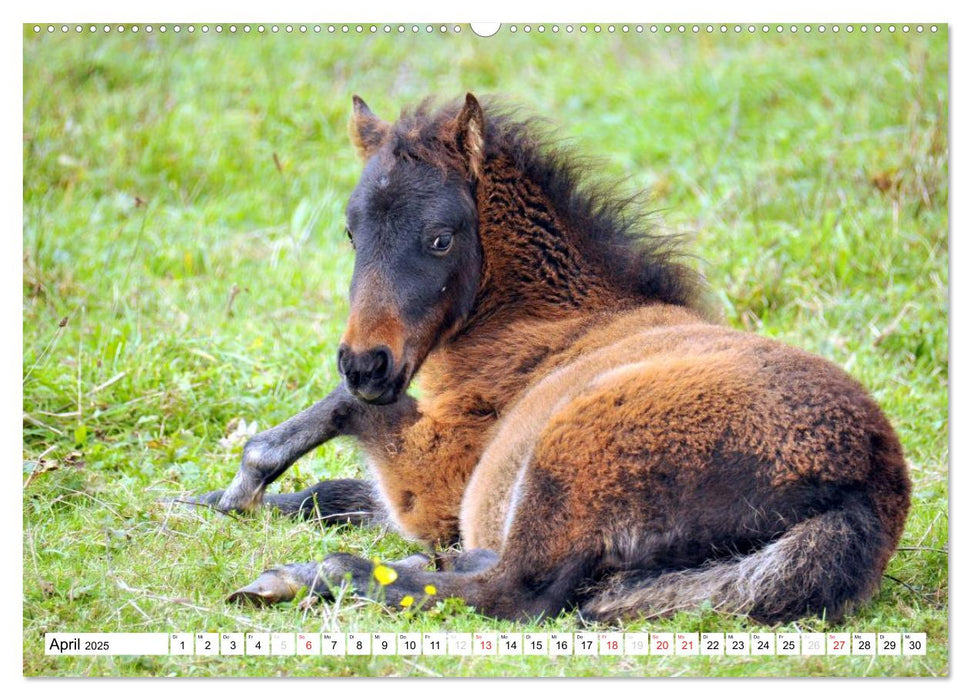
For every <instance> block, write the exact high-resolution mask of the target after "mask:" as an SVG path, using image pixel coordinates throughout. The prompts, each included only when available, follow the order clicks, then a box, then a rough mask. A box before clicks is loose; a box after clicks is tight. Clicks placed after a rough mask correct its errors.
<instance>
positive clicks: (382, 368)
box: [372, 348, 391, 380]
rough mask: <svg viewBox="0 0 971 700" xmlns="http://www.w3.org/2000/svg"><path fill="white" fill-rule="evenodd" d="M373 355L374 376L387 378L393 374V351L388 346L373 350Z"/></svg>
mask: <svg viewBox="0 0 971 700" xmlns="http://www.w3.org/2000/svg"><path fill="white" fill-rule="evenodd" d="M373 357H374V366H373V369H372V376H373V377H374V379H376V380H382V379H385V378H387V376H388V375H389V374H391V351H390V350H388V349H387V348H378V349H377V350H374V351H373Z"/></svg>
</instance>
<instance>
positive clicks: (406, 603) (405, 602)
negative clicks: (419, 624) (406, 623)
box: [401, 595, 415, 608]
mask: <svg viewBox="0 0 971 700" xmlns="http://www.w3.org/2000/svg"><path fill="white" fill-rule="evenodd" d="M414 602H415V599H414V598H413V597H412V596H410V595H406V596H405V597H404V598H402V599H401V607H403V608H407V607H410V606H411V604H412V603H414Z"/></svg>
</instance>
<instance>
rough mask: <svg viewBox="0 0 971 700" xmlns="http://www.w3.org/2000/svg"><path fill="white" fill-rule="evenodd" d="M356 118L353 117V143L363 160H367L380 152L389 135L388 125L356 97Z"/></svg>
mask: <svg viewBox="0 0 971 700" xmlns="http://www.w3.org/2000/svg"><path fill="white" fill-rule="evenodd" d="M353 99H354V116H353V117H351V141H352V142H353V143H354V148H356V149H357V154H358V155H359V156H360V157H361V159H362V160H367V159H368V158H370V157H371V156H373V155H374V152H375V151H377V150H378V148H379V147H380V146H381V143H382V142H383V141H384V137H385V136H387V134H388V128H389V126H388V123H387V122H385V121H383V120H382V119H381V118H380V117H377V116H376V115H375V114H374V112H372V111H371V108H370V107H368V106H367V104H366V103H365V102H364V100H362V99H361V98H360V97H358V96H357V95H354V98H353Z"/></svg>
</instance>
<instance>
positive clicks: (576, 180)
mask: <svg viewBox="0 0 971 700" xmlns="http://www.w3.org/2000/svg"><path fill="white" fill-rule="evenodd" d="M461 105H462V103H461V102H456V103H450V104H448V105H446V106H442V107H436V106H435V105H434V103H433V102H432V100H425V101H423V102H422V103H421V104H420V105H419V106H418V107H416V108H414V109H413V110H409V111H403V112H402V114H401V116H400V118H399V119H398V121H397V122H395V124H394V126H393V131H392V139H393V146H392V148H393V150H394V153H395V155H396V156H398V157H403V158H414V159H417V160H421V161H423V162H426V163H429V164H431V165H434V166H437V167H439V168H442V169H443V170H449V169H458V170H460V171H462V172H466V170H467V165H466V163H465V161H464V159H463V158H462V157H461V156H460V154H459V153H458V151H457V150H456V148H455V144H454V143H450V142H448V141H445V140H443V134H446V133H449V126H450V124H451V123H452V122H453V121H454V119H455V117H456V116H457V115H458V113H459V111H460V109H461ZM482 110H483V115H484V118H485V125H486V137H485V145H486V159H490V158H493V157H496V156H500V155H504V156H506V157H507V158H509V159H510V160H511V162H512V163H513V164H514V166H515V167H516V169H518V170H520V171H521V172H522V174H523V177H524V178H526V179H528V180H530V181H531V182H533V183H535V184H536V185H537V186H538V187H539V188H540V189H541V190H542V191H543V193H544V194H545V195H546V197H547V198H548V199H549V202H550V206H551V208H552V209H553V211H555V212H556V214H557V215H558V217H559V218H560V219H561V220H562V221H563V223H564V224H565V226H566V228H567V229H568V231H566V232H563V231H561V232H560V233H561V235H569V236H570V238H571V240H572V241H573V242H574V243H575V244H576V245H577V246H578V247H579V248H580V250H581V251H582V252H583V254H584V256H585V257H586V258H587V259H588V260H590V261H592V262H594V263H595V264H596V266H597V267H598V268H599V269H600V270H601V272H602V273H603V274H604V275H605V276H606V277H607V278H608V279H609V280H610V281H611V282H612V283H613V284H614V285H615V286H617V287H618V288H619V289H621V290H623V291H625V292H627V293H629V294H633V295H635V296H637V297H640V298H642V299H643V300H644V301H647V302H651V301H654V302H657V301H660V302H664V303H668V304H675V305H678V306H687V307H690V308H693V309H695V310H697V311H700V312H702V313H705V315H710V309H709V307H708V305H707V303H706V300H705V298H704V297H705V293H706V291H707V288H706V285H705V283H704V280H703V278H702V276H701V275H700V274H699V273H698V272H696V271H695V270H693V269H692V268H690V267H688V266H687V265H685V264H684V262H683V260H684V258H686V257H688V254H687V253H686V252H685V250H684V240H683V237H682V236H678V235H670V234H661V233H658V232H657V230H656V227H655V226H654V225H653V224H652V223H651V221H650V217H651V215H652V212H651V210H649V209H648V208H647V207H646V206H645V200H646V193H644V192H636V193H634V194H631V195H628V196H623V195H619V194H618V191H623V187H622V183H618V182H616V181H611V180H609V179H604V178H599V179H591V178H590V177H589V175H588V173H590V172H591V171H592V170H595V168H592V167H591V166H592V165H593V164H594V161H593V160H592V159H590V158H586V157H584V156H581V155H578V154H577V153H576V152H575V151H574V150H573V149H572V148H569V147H566V146H564V145H563V143H562V141H558V140H557V139H556V137H554V136H553V135H552V134H551V126H550V124H549V122H548V121H546V120H543V119H539V118H535V117H532V118H525V119H523V118H521V117H519V116H518V115H519V112H518V110H517V109H515V108H512V107H509V106H504V105H503V104H502V103H500V102H497V101H496V100H495V99H488V100H485V101H483V102H482ZM466 174H467V175H469V174H468V173H466ZM470 179H471V176H470Z"/></svg>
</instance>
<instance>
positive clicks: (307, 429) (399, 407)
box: [202, 384, 417, 517]
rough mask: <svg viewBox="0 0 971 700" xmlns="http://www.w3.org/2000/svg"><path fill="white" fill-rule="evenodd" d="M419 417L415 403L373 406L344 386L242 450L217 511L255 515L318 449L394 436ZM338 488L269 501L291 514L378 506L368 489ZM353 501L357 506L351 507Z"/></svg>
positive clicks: (404, 400) (328, 485)
mask: <svg viewBox="0 0 971 700" xmlns="http://www.w3.org/2000/svg"><path fill="white" fill-rule="evenodd" d="M416 416H417V408H416V405H415V401H414V399H412V398H411V397H409V396H407V395H405V396H402V397H401V398H400V399H399V400H398V401H396V402H395V403H394V404H391V405H388V406H374V405H371V404H365V403H363V402H361V401H359V400H358V399H356V398H354V396H352V395H351V394H350V392H348V391H347V389H346V388H345V387H344V385H343V384H342V385H340V386H339V387H337V388H336V389H334V390H333V391H332V392H331V393H330V394H328V395H327V397H326V398H324V399H322V400H320V401H318V402H317V403H315V404H314V405H313V406H311V407H310V408H308V409H306V410H305V411H302V412H301V413H298V414H297V415H295V416H294V417H293V418H291V419H289V420H287V421H286V422H284V423H281V424H280V425H278V426H276V427H274V428H270V429H269V430H266V431H264V432H262V433H259V434H257V435H255V436H254V437H253V438H251V439H250V440H249V442H247V443H246V445H245V447H244V448H243V459H242V463H241V464H240V467H239V470H238V471H237V472H236V476H235V477H234V478H233V481H232V483H231V484H230V485H229V488H227V489H226V490H225V491H224V492H222V493H221V494H219V496H218V504H217V506H218V508H219V509H221V510H226V511H248V510H253V509H254V508H256V507H258V506H259V505H260V504H261V503H262V502H263V501H264V492H265V491H266V487H267V486H269V485H270V484H272V483H273V482H274V481H275V480H276V479H277V478H279V477H280V476H281V475H282V474H283V473H284V472H285V471H286V470H287V469H288V468H289V467H290V465H292V464H293V463H294V462H296V461H297V460H298V459H299V458H300V457H302V456H303V455H305V454H307V453H308V452H310V451H311V450H312V449H314V448H315V447H318V446H319V445H322V444H323V443H325V442H327V441H328V440H330V439H332V438H335V437H337V436H339V435H362V434H367V433H368V432H372V431H378V432H396V430H395V429H396V427H397V426H398V425H400V424H407V423H408V422H410V421H413V420H414V419H415V417H416ZM340 482H342V483H338V482H331V481H324V482H321V483H320V484H318V485H317V486H314V487H311V488H310V489H307V490H306V491H303V492H300V493H299V494H292V495H289V496H283V495H280V496H269V497H267V498H266V500H267V501H269V502H270V503H271V504H272V505H276V506H277V507H279V508H281V509H282V510H285V511H290V512H307V511H310V510H314V509H316V510H322V509H323V504H324V503H325V502H327V501H328V500H335V501H336V502H335V504H334V507H336V508H338V509H342V508H343V509H347V508H351V507H356V506H363V507H364V508H363V509H366V508H367V507H370V506H376V505H377V504H376V503H373V502H372V501H373V498H371V496H370V493H371V492H370V489H367V488H365V487H364V486H363V485H361V486H356V487H355V485H354V483H349V480H340ZM355 483H359V482H355ZM334 486H340V488H337V489H335V488H333V487H334ZM217 494H218V492H215V493H213V494H209V495H208V496H205V497H203V499H202V500H203V501H207V500H208V501H215V500H216V495H217ZM349 496H353V497H355V498H357V499H358V502H357V503H356V504H355V503H354V502H351V501H350V500H349V499H348V497H349ZM319 514H320V515H321V516H322V517H326V516H327V515H331V514H330V513H324V512H320V513H319Z"/></svg>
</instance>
